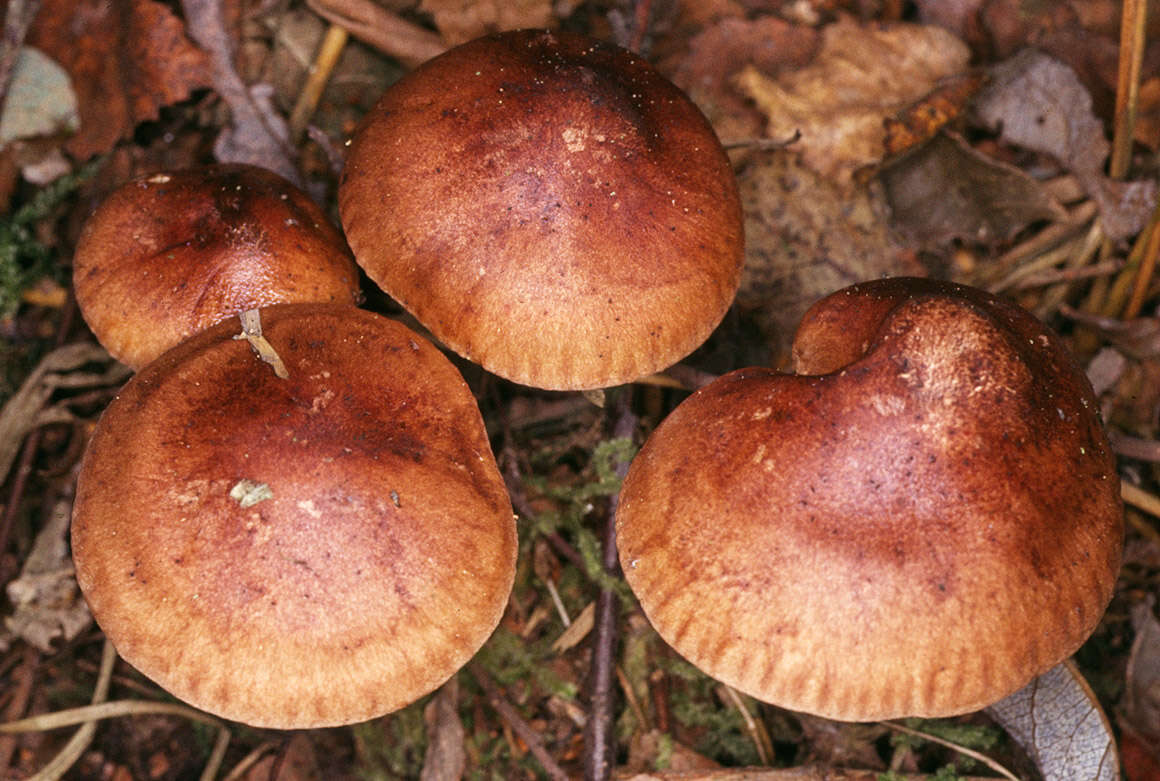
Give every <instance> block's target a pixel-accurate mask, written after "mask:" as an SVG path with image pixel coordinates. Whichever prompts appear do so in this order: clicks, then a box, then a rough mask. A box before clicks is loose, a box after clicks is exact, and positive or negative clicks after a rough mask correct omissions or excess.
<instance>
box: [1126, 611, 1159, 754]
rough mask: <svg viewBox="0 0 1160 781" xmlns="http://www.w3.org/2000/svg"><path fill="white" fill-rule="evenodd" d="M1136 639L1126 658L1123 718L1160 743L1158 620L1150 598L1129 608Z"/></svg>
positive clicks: (1143, 734)
mask: <svg viewBox="0 0 1160 781" xmlns="http://www.w3.org/2000/svg"><path fill="white" fill-rule="evenodd" d="M1132 629H1133V630H1134V631H1135V633H1136V639H1135V640H1134V641H1133V642H1132V653H1131V655H1130V656H1129V657H1128V671H1127V675H1126V680H1125V691H1124V706H1123V718H1124V719H1125V720H1126V721H1127V722H1128V724H1129V725H1131V727H1132V729H1133V731H1134V732H1136V733H1137V734H1138V735H1141V736H1142V737H1145V738H1149V739H1151V740H1153V741H1155V742H1156V743H1157V744H1158V745H1160V621H1157V620H1156V616H1155V615H1154V614H1153V612H1152V600H1147V601H1145V602H1141V603H1140V604H1138V605H1136V606H1135V607H1133V608H1132Z"/></svg>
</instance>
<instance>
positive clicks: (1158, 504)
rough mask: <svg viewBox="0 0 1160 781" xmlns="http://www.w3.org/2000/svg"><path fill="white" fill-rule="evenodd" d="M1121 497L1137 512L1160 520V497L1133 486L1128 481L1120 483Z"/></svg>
mask: <svg viewBox="0 0 1160 781" xmlns="http://www.w3.org/2000/svg"><path fill="white" fill-rule="evenodd" d="M1120 496H1121V497H1123V499H1124V502H1125V503H1127V504H1130V505H1132V506H1133V507H1135V508H1136V509H1137V510H1142V511H1144V512H1146V513H1148V514H1149V515H1154V516H1155V517H1157V518H1160V496H1156V494H1153V493H1150V492H1148V491H1145V490H1144V489H1143V488H1140V487H1139V486H1135V485H1132V484H1131V483H1129V482H1128V481H1126V480H1121V481H1120Z"/></svg>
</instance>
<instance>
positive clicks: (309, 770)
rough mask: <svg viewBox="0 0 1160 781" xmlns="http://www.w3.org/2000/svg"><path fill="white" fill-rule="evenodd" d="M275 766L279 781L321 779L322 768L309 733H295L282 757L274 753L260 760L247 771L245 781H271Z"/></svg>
mask: <svg viewBox="0 0 1160 781" xmlns="http://www.w3.org/2000/svg"><path fill="white" fill-rule="evenodd" d="M275 766H276V767H277V770H278V775H277V778H278V781H312V779H317V778H319V777H320V776H319V772H320V771H321V770H322V766H320V764H319V762H318V755H317V752H316V751H315V750H314V744H313V743H312V742H311V740H310V736H309V733H306V732H296V733H293V734H292V736H291V737H290V740H289V742H288V743H287V744H286V746H285V748H284V749H283V750H282V752H281V756H279V754H278V753H273V754H267V755H266V756H264V757H262V758H261V759H259V760H258V761H257V762H255V763H254V764H253V765H251V766H250V769H249V770H248V771H246V775H245V777H244V778H245V781H269V780H270V779H271V778H273V777H274V775H273V774H274V769H275Z"/></svg>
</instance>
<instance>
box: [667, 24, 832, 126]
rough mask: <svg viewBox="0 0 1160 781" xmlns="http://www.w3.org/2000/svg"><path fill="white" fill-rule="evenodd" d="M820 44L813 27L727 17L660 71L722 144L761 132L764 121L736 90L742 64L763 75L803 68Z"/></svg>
mask: <svg viewBox="0 0 1160 781" xmlns="http://www.w3.org/2000/svg"><path fill="white" fill-rule="evenodd" d="M820 42H821V37H820V35H819V34H818V31H817V30H816V29H814V28H812V27H805V26H803V25H796V24H790V23H788V22H786V21H784V20H782V19H779V18H777V17H774V16H759V17H757V18H755V19H744V18H740V17H735V16H728V17H725V18H723V19H719V20H716V21H714V22H711V23H708V24H706V25H705V26H704V27H702V28H700V29H699V30H698V32H697V33H696V34H695V35H694V36H693V37H692V38H691V39H690V40H689V44H688V48H687V50H681V51H680V53H679V55H678V56H674V57H670V58H669V60H668V61H669V62H670V63H671V65H662V68H663V69H665V70H667V71H668V72H669V73H670V74H671V78H672V80H673V83H674V84H676V85H677V86H678V87H680V88H681V89H683V90H684V91H685V92H687V93H688V95H689V97H690V98H691V99H692V100H693V102H695V103H696V104H697V106H698V107H699V108H700V109H701V110H702V111H703V112H705V115H706V116H707V117H708V118H709V121H710V122H711V123H712V124H713V127H714V128H715V129H716V131H717V135H719V136H720V137H721V138H723V139H725V140H726V141H731V140H737V139H744V138H750V137H753V136H757V135H759V134H760V130H761V125H762V117H761V114H760V113H759V112H757V111H756V110H754V108H753V107H752V106H751V105H750V104H749V102H748V101H747V100H746V98H745V96H744V95H743V94H742V93H741V92H740V91H739V90H738V89H737V88H736V86H734V83H733V79H734V77H735V76H736V75H737V74H738V73H739V72H741V71H742V70H743V69H744V68H745V67H746V66H751V67H753V68H756V69H758V70H759V71H760V72H762V73H764V74H776V73H777V72H778V71H779V70H781V69H782V68H800V67H803V66H805V65H806V64H808V63H809V61H810V60H811V59H812V58H813V56H814V54H815V53H816V52H817V50H818V47H819V45H820Z"/></svg>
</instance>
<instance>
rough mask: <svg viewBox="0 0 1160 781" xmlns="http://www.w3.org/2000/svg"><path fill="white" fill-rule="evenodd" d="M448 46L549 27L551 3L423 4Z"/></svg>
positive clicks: (445, 0)
mask: <svg viewBox="0 0 1160 781" xmlns="http://www.w3.org/2000/svg"><path fill="white" fill-rule="evenodd" d="M419 10H420V11H423V12H425V13H428V14H430V15H431V17H432V19H434V21H435V27H436V28H438V30H439V32H440V33H441V34H442V36H443V40H444V42H445V43H447V45H448V46H455V45H456V44H460V43H464V42H466V41H470V40H471V39H472V38H478V37H480V36H481V35H487V34H488V33H494V32H499V31H501V30H519V29H524V28H530V27H536V28H544V27H552V26H554V24H555V16H554V14H553V13H552V2H551V0H423V2H422V3H420V4H419Z"/></svg>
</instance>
